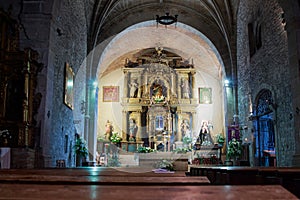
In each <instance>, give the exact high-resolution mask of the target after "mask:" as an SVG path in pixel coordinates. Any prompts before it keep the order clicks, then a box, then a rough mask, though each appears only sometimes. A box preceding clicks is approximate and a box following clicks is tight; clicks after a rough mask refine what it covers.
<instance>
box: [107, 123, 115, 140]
mask: <svg viewBox="0 0 300 200" xmlns="http://www.w3.org/2000/svg"><path fill="white" fill-rule="evenodd" d="M113 130H114V128H113V126H112V124H111V122H110V121H109V120H107V122H106V124H105V139H106V140H110V137H111V134H112V132H113Z"/></svg>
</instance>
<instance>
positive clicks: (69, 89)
mask: <svg viewBox="0 0 300 200" xmlns="http://www.w3.org/2000/svg"><path fill="white" fill-rule="evenodd" d="M74 76H75V74H74V72H73V69H72V67H71V66H70V64H69V63H67V62H66V63H65V83H64V103H65V104H66V105H67V106H68V107H69V108H70V109H72V110H73V108H74Z"/></svg>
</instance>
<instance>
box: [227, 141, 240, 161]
mask: <svg viewBox="0 0 300 200" xmlns="http://www.w3.org/2000/svg"><path fill="white" fill-rule="evenodd" d="M241 155H242V144H241V142H240V141H239V140H237V139H235V138H233V139H232V140H230V141H229V143H228V149H227V157H228V158H233V159H236V158H237V157H240V156H241Z"/></svg>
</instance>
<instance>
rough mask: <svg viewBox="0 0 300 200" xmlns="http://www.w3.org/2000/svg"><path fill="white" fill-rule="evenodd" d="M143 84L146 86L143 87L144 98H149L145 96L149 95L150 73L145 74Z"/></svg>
mask: <svg viewBox="0 0 300 200" xmlns="http://www.w3.org/2000/svg"><path fill="white" fill-rule="evenodd" d="M143 84H144V85H143V88H144V94H143V96H144V97H145V98H147V96H145V95H148V71H145V73H144V83H143Z"/></svg>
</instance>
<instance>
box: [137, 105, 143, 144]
mask: <svg viewBox="0 0 300 200" xmlns="http://www.w3.org/2000/svg"><path fill="white" fill-rule="evenodd" d="M136 118H137V119H136V123H137V126H138V131H137V133H136V141H137V142H140V141H142V140H141V133H142V128H141V127H142V123H141V112H140V111H138V112H137V113H136Z"/></svg>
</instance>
